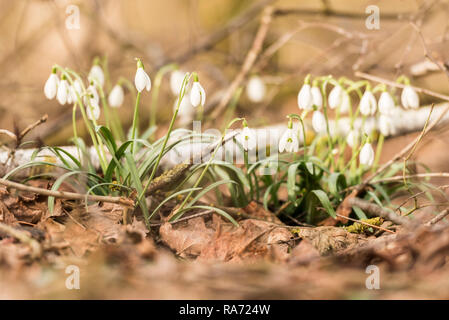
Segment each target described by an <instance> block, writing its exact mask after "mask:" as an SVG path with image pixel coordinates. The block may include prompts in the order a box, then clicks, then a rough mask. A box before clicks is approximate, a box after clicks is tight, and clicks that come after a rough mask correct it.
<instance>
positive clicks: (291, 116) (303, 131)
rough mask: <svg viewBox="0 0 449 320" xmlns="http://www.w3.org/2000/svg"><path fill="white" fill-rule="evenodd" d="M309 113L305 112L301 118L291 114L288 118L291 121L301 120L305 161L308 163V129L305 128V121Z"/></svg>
mask: <svg viewBox="0 0 449 320" xmlns="http://www.w3.org/2000/svg"><path fill="white" fill-rule="evenodd" d="M307 113H308V111H307V110H304V111H303V113H302V114H301V116H299V115H297V114H295V113H291V114H289V115H288V116H287V118H289V119H297V120H299V122H300V123H301V127H302V137H303V140H304V145H303V147H304V161H306V150H307V143H306V127H305V126H304V121H303V119H304V118H305V117H306V116H307Z"/></svg>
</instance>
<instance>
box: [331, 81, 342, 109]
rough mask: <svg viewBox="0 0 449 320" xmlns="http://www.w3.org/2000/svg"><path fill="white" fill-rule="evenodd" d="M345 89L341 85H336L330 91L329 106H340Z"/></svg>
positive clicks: (333, 107)
mask: <svg viewBox="0 0 449 320" xmlns="http://www.w3.org/2000/svg"><path fill="white" fill-rule="evenodd" d="M342 93H343V89H342V87H341V86H339V85H337V86H335V87H334V88H333V89H332V90H331V92H330V93H329V98H328V101H329V108H331V109H335V108H337V107H339V106H340V104H341V100H342Z"/></svg>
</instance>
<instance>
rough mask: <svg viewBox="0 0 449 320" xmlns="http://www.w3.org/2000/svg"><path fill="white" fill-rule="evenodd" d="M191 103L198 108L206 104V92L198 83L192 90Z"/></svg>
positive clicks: (195, 83)
mask: <svg viewBox="0 0 449 320" xmlns="http://www.w3.org/2000/svg"><path fill="white" fill-rule="evenodd" d="M190 103H191V104H192V106H194V107H198V106H199V105H200V104H201V105H202V106H204V104H205V103H206V91H204V89H203V87H202V86H201V84H200V83H199V82H198V81H195V82H194V83H193V85H192V89H191V90H190Z"/></svg>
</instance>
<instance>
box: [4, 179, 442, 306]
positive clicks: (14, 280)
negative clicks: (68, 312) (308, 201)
mask: <svg viewBox="0 0 449 320" xmlns="http://www.w3.org/2000/svg"><path fill="white" fill-rule="evenodd" d="M36 183H39V182H36ZM40 183H41V185H42V182H40ZM0 197H1V201H0V218H1V220H0V222H1V223H2V224H4V225H7V226H11V227H13V228H14V229H15V230H18V231H19V232H21V233H23V234H24V235H26V236H27V237H29V238H30V239H32V240H35V241H37V242H38V243H39V244H40V246H41V247H42V250H43V252H42V255H41V256H40V257H38V258H36V257H33V255H32V248H31V246H30V245H29V243H26V242H23V241H21V240H20V239H17V238H15V237H13V236H11V235H10V234H8V233H5V232H2V231H0V270H1V272H0V284H1V286H2V288H4V290H2V294H1V297H3V298H61V297H66V298H152V299H164V298H193V299H204V298H217V299H227V298H247V299H257V298H275V299H282V298H289V299H297V298H369V297H371V298H379V297H382V298H398V297H406V298H423V297H434V298H447V297H449V289H448V288H449V286H447V284H449V283H448V282H447V281H433V282H432V281H430V279H434V278H438V277H445V279H448V278H449V277H447V275H448V274H449V264H448V260H449V259H448V257H449V226H448V224H447V223H446V222H445V221H442V222H440V223H438V224H436V225H434V226H420V227H419V228H417V229H416V230H413V231H412V232H411V231H410V230H406V229H401V228H399V230H398V232H397V233H396V234H393V235H391V234H381V235H380V236H378V237H376V236H373V235H366V234H354V233H349V232H347V231H346V230H345V229H344V228H340V227H334V226H322V227H295V228H292V227H288V226H286V225H284V224H283V223H282V221H281V220H280V219H279V218H278V217H277V216H275V215H274V214H273V213H271V212H269V211H267V210H265V209H264V208H263V206H261V205H259V204H258V203H256V202H251V203H250V204H249V205H248V206H246V207H245V208H242V209H241V210H238V209H236V210H234V211H235V212H234V216H235V218H236V219H238V223H239V227H235V226H234V225H233V224H232V223H230V222H228V221H227V220H224V219H223V218H222V217H221V216H219V215H218V214H215V213H211V214H208V215H203V216H197V217H193V218H191V219H188V215H186V216H185V217H187V218H186V220H185V221H182V222H178V223H172V222H168V221H163V222H162V223H161V224H160V226H159V227H155V228H152V230H151V231H148V229H147V228H146V226H145V224H144V222H143V221H142V217H141V215H140V214H138V213H136V214H135V215H131V216H128V214H129V212H128V209H127V208H125V207H123V206H122V205H120V204H112V203H93V204H90V205H89V206H88V207H87V208H86V207H85V206H82V205H76V204H74V203H73V202H71V201H66V200H63V201H61V200H57V201H56V206H55V212H54V213H53V214H52V215H50V214H49V212H48V209H47V208H46V201H47V199H46V197H42V196H39V195H35V194H31V193H26V194H25V193H23V194H16V193H14V192H10V191H7V190H6V189H0ZM171 210H174V208H172V209H171ZM230 211H232V210H230ZM190 214H191V215H194V214H195V211H192V212H191V213H190ZM167 216H168V215H167ZM163 217H164V216H163V215H162V218H163ZM73 264H74V265H76V266H79V268H80V270H81V274H82V284H81V285H82V287H83V289H84V288H86V289H88V290H79V292H74V291H70V290H67V289H66V288H65V279H66V277H67V274H66V273H65V268H66V267H67V266H68V265H73ZM369 264H375V265H377V266H379V268H380V269H381V272H382V286H383V287H382V289H384V290H382V291H381V292H380V291H375V290H374V291H373V290H367V289H366V287H365V279H366V277H367V274H366V273H365V268H366V266H367V265H369ZM410 276H413V277H414V279H415V280H414V281H413V282H411V281H410V279H409V277H410ZM438 279H440V278H438ZM444 285H446V286H444Z"/></svg>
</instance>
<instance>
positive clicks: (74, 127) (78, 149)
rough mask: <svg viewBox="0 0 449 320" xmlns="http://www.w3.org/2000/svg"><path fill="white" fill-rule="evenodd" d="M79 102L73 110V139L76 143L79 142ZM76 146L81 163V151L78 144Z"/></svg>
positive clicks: (74, 105)
mask: <svg viewBox="0 0 449 320" xmlns="http://www.w3.org/2000/svg"><path fill="white" fill-rule="evenodd" d="M77 103H78V101H75V103H74V104H73V109H72V126H73V138H74V139H75V141H78V130H77V128H76V105H77ZM75 144H76V152H77V153H78V160H79V161H80V162H81V151H80V148H79V145H78V143H75Z"/></svg>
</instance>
